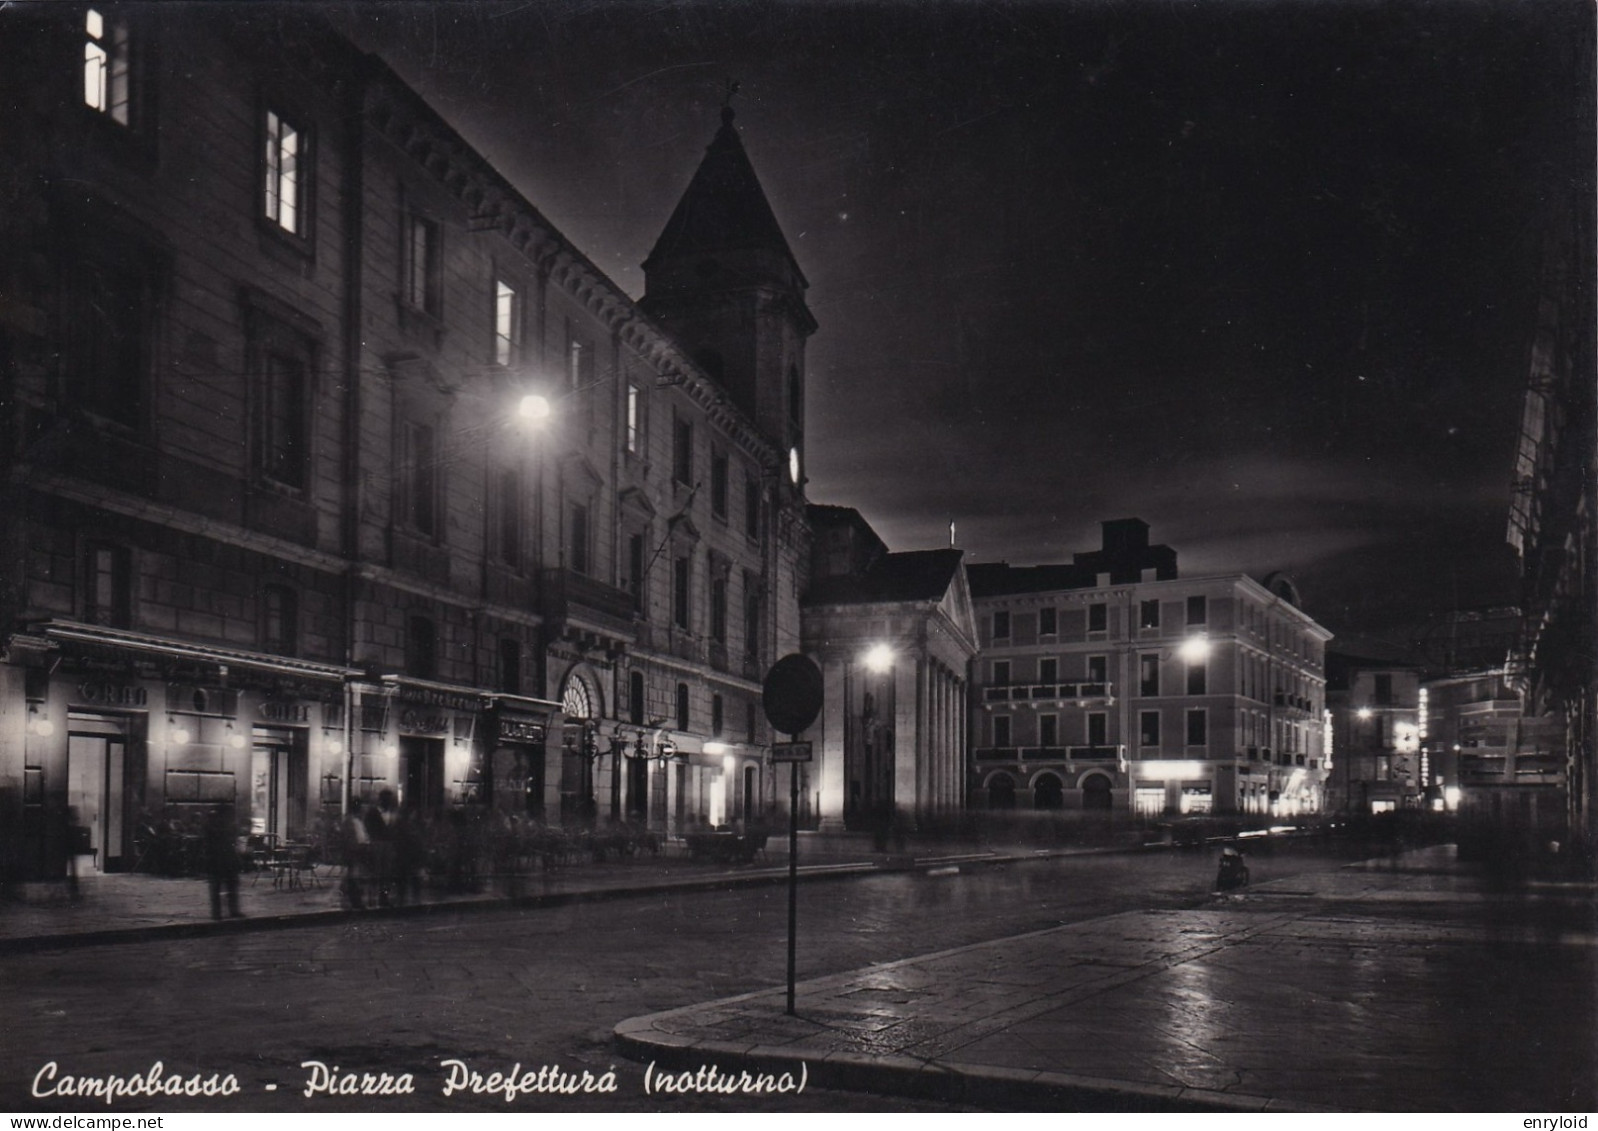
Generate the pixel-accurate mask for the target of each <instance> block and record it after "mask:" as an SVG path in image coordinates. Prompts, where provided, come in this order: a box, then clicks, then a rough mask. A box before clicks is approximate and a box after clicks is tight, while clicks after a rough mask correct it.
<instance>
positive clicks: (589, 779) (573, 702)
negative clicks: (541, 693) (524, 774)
mask: <svg viewBox="0 0 1598 1131" xmlns="http://www.w3.org/2000/svg"><path fill="white" fill-rule="evenodd" d="M560 709H561V713H562V714H563V715H564V716H565V719H566V726H565V736H564V741H563V742H562V743H561V746H562V749H563V751H564V761H565V765H564V766H562V768H561V789H560V808H561V817H562V819H563V820H575V821H577V822H578V823H580V824H584V825H591V824H593V822H594V820H595V818H596V817H597V816H598V815H599V805H598V799H597V798H596V797H595V796H594V763H595V762H596V761H597V757H596V755H597V753H598V744H599V736H598V733H597V731H596V730H595V728H596V727H597V726H598V723H599V715H600V711H599V696H598V693H597V691H596V690H595V689H594V687H593V686H592V685H591V684H590V683H589V682H588V679H587V677H585V676H584V675H583V674H582V673H581V672H579V671H576V670H573V671H572V672H571V673H570V674H568V675H567V676H566V686H565V688H564V689H563V690H562V691H561V694H560Z"/></svg>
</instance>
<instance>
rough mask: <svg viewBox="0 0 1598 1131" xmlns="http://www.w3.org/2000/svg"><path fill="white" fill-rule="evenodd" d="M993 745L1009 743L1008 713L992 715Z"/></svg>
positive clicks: (1006, 744)
mask: <svg viewBox="0 0 1598 1131" xmlns="http://www.w3.org/2000/svg"><path fill="white" fill-rule="evenodd" d="M993 745H995V746H1008V745H1010V716H1009V715H994V716H993Z"/></svg>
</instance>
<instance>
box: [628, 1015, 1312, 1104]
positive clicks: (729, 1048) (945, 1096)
mask: <svg viewBox="0 0 1598 1131" xmlns="http://www.w3.org/2000/svg"><path fill="white" fill-rule="evenodd" d="M727 1000H737V999H727ZM706 1004H707V1005H712V1006H713V1005H716V1004H718V1003H716V1002H710V1003H706ZM689 1008H691V1009H698V1008H703V1007H702V1006H691V1007H689ZM681 1012H684V1011H683V1010H668V1011H666V1012H664V1013H653V1014H649V1015H647V1016H644V1017H634V1018H631V1019H629V1020H627V1021H623V1022H622V1023H621V1024H619V1025H617V1026H616V1029H615V1041H616V1049H617V1051H618V1052H619V1053H620V1054H621V1055H622V1056H625V1057H627V1058H628V1059H629V1060H633V1061H636V1062H638V1063H649V1064H651V1065H652V1066H659V1067H665V1068H669V1069H677V1070H682V1071H695V1070H697V1069H699V1068H701V1067H707V1066H710V1067H714V1068H715V1069H717V1070H718V1071H722V1072H727V1071H745V1072H749V1073H751V1074H760V1073H770V1074H772V1075H781V1074H782V1073H788V1074H790V1075H793V1074H796V1071H795V1065H796V1064H799V1063H801V1062H802V1063H803V1065H804V1076H805V1078H806V1080H807V1082H808V1084H809V1085H814V1086H815V1087H818V1088H826V1089H832V1090H837V1091H845V1092H861V1093H866V1094H873V1095H891V1096H900V1097H905V1098H910V1099H919V1100H930V1101H934V1102H937V1103H945V1104H954V1105H965V1106H973V1107H984V1108H990V1109H994V1110H1000V1111H1011V1112H1014V1111H1049V1112H1059V1111H1078V1112H1099V1111H1114V1112H1145V1111H1148V1112H1155V1111H1157V1112H1179V1111H1188V1112H1192V1111H1205V1112H1233V1113H1235V1112H1292V1113H1311V1112H1337V1111H1340V1110H1341V1109H1338V1108H1324V1107H1314V1106H1308V1105H1304V1104H1294V1103H1289V1102H1285V1101H1282V1100H1278V1099H1275V1098H1273V1097H1270V1096H1256V1095H1250V1094H1247V1093H1239V1092H1219V1091H1215V1090H1212V1089H1206V1088H1187V1087H1180V1086H1177V1085H1159V1084H1145V1083H1140V1082H1137V1081H1132V1080H1114V1079H1108V1078H1103V1077H1095V1076H1078V1075H1074V1074H1071V1073H1067V1072H1048V1071H1042V1070H1039V1071H1032V1070H1028V1069H1015V1068H997V1067H991V1066H987V1065H979V1064H965V1063H962V1062H959V1061H937V1060H917V1059H915V1058H913V1057H904V1056H871V1055H869V1054H866V1053H857V1052H833V1053H827V1054H825V1055H823V1056H820V1057H818V1058H815V1059H812V1058H809V1057H805V1056H796V1055H794V1054H793V1052H791V1051H789V1050H787V1049H784V1048H781V1047H772V1046H764V1045H756V1046H754V1047H748V1046H743V1045H731V1044H721V1043H718V1042H714V1041H697V1042H696V1041H691V1040H689V1039H687V1038H682V1037H678V1036H676V1035H674V1034H667V1033H656V1032H654V1031H653V1026H654V1024H655V1022H656V1021H657V1020H658V1019H660V1018H664V1017H668V1016H671V1015H673V1014H677V1013H681Z"/></svg>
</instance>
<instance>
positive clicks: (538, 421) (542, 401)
mask: <svg viewBox="0 0 1598 1131" xmlns="http://www.w3.org/2000/svg"><path fill="white" fill-rule="evenodd" d="M552 411H553V409H552V408H551V406H550V403H549V398H548V397H546V396H542V395H540V394H538V393H528V394H527V395H526V396H525V397H523V398H522V399H521V402H520V403H519V404H518V405H517V406H516V415H517V416H520V417H521V418H522V419H523V420H525V421H527V422H528V423H529V424H534V425H543V424H544V423H546V422H547V421H548V420H549V416H550V413H551V412H552Z"/></svg>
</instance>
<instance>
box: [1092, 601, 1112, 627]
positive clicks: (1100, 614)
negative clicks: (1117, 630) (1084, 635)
mask: <svg viewBox="0 0 1598 1131" xmlns="http://www.w3.org/2000/svg"><path fill="white" fill-rule="evenodd" d="M1109 628H1110V606H1108V605H1102V604H1100V605H1089V606H1088V631H1089V632H1107V631H1109Z"/></svg>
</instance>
